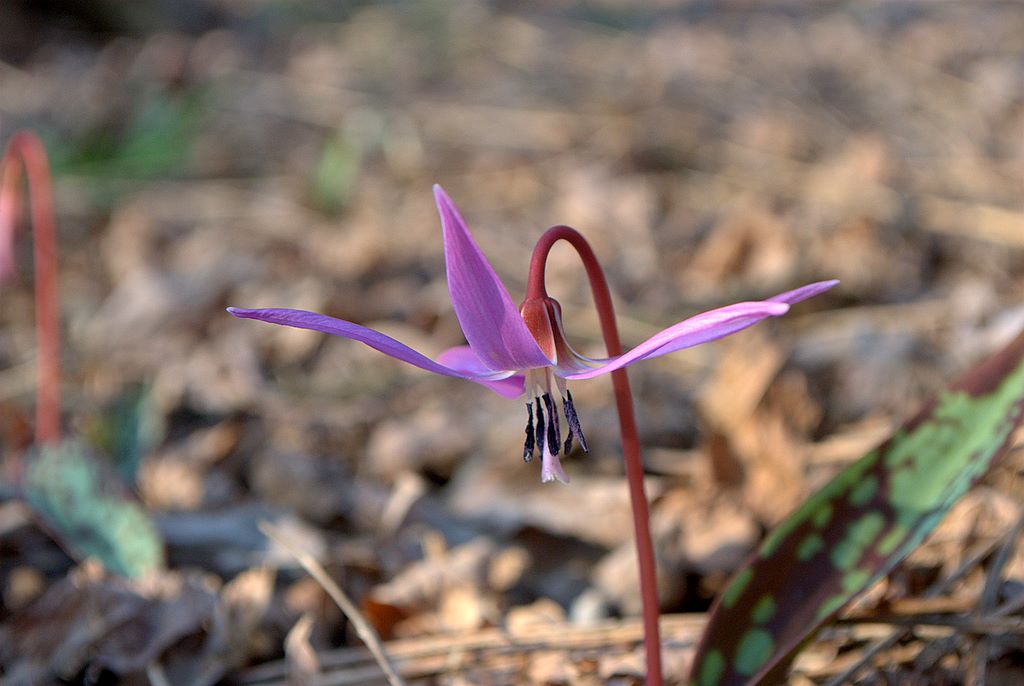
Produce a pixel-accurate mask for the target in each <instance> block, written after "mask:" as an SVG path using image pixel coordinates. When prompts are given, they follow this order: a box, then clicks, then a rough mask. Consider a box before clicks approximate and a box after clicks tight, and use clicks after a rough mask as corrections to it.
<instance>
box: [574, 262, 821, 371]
mask: <svg viewBox="0 0 1024 686" xmlns="http://www.w3.org/2000/svg"><path fill="white" fill-rule="evenodd" d="M837 283H839V282H838V281H835V280H832V281H818V282H816V283H811V284H807V285H806V286H802V287H800V288H797V289H795V290H792V291H786V292H785V293H780V294H778V295H776V296H773V297H771V298H768V299H767V300H762V301H759V302H745V303H736V304H735V305H727V306H726V307H720V308H718V309H716V310H710V311H708V312H704V313H702V314H698V315H696V316H693V317H690V318H689V319H686V320H684V321H681V322H679V323H678V324H675V325H673V326H670V327H668V328H667V329H665V330H664V331H659V332H658V333H656V334H654V335H653V336H651V337H650V338H648V339H647V340H646V341H644V342H643V343H641V344H640V345H638V346H636V347H635V348H633V349H632V350H630V351H629V352H627V353H625V354H623V355H618V356H616V357H611V358H608V359H605V360H589V359H587V358H584V357H582V356H580V355H578V354H576V353H572V351H571V350H570V351H568V352H570V353H571V354H570V355H568V356H565V357H567V359H563V358H562V357H560V358H559V360H558V363H559V364H558V367H556V369H555V373H556V374H558V375H559V376H561V377H563V378H566V379H589V378H592V377H595V376H600V375H601V374H607V373H608V372H612V371H615V370H616V369H621V368H622V367H625V366H626V365H629V364H632V363H634V362H637V361H639V360H645V359H647V358H649V357H658V356H659V355H664V354H666V353H671V352H675V351H676V350H682V349H684V348H692V347H693V346H695V345H700V344H701V343H708V342H709V341H713V340H716V339H719V338H724V337H725V336H728V335H729V334H733V333H736V332H737V331H740V330H742V329H745V328H747V327H748V326H751V325H753V324H756V323H757V322H759V321H761V320H762V319H764V318H766V317H777V316H778V315H780V314H785V313H786V312H787V311H788V310H789V306H790V305H791V304H793V303H797V302H800V301H801V300H805V299H807V298H810V297H812V296H815V295H818V294H819V293H823V292H824V291H827V290H828V289H830V288H832V287H833V286H835V285H836V284H837Z"/></svg>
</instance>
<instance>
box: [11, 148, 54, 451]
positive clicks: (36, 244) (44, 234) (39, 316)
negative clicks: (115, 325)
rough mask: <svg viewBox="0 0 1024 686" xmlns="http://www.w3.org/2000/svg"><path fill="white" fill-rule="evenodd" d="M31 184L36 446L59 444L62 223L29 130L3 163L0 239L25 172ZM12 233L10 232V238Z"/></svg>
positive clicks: (45, 168)
mask: <svg viewBox="0 0 1024 686" xmlns="http://www.w3.org/2000/svg"><path fill="white" fill-rule="evenodd" d="M23 170H24V174H25V177H26V179H27V181H28V188H29V198H30V201H31V202H30V207H31V215H32V231H33V248H34V261H35V272H36V280H35V295H36V348H37V351H38V352H37V356H38V369H39V372H38V373H39V378H38V382H37V383H38V385H37V390H36V443H38V444H40V445H42V444H45V443H54V442H56V441H58V440H60V329H59V323H58V317H57V222H56V219H55V218H54V213H53V183H52V180H51V176H50V164H49V162H48V161H47V159H46V149H45V148H44V147H43V143H42V141H40V140H39V138H38V137H37V136H36V135H35V134H34V133H31V132H29V131H19V132H18V133H16V134H14V136H12V137H11V141H10V143H8V145H7V150H6V151H5V152H4V156H3V160H2V161H0V241H3V240H10V241H12V242H13V240H14V236H13V232H14V224H15V222H16V221H17V214H18V212H17V208H18V197H19V193H20V184H21V176H22V171H23ZM7 232H10V234H9V235H5V234H7Z"/></svg>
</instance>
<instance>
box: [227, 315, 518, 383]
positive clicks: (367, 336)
mask: <svg viewBox="0 0 1024 686" xmlns="http://www.w3.org/2000/svg"><path fill="white" fill-rule="evenodd" d="M228 312H230V313H231V314H233V315H234V316H236V317H238V318H240V319H258V320H259V321H262V322H269V323H271V324H281V325H282V326H292V327H295V328H297V329H311V330H313V331H321V332H323V333H329V334H331V335H332V336H341V337H342V338H351V339H352V340H354V341H359V342H360V343H365V344H366V345H368V346H370V347H371V348H373V349H374V350H379V351H380V352H382V353H384V354H385V355H390V356H391V357H394V358H396V359H399V360H401V361H403V362H408V363H409V364H411V365H413V366H414V367H419V368H420V369H425V370H427V371H428V372H434V373H435V374H442V375H444V376H454V377H456V378H458V379H469V380H470V381H492V382H495V381H501V380H502V379H503V374H504V377H508V376H511V372H504V373H502V372H493V371H490V370H488V371H486V372H484V373H476V372H473V371H465V370H460V369H456V368H454V367H448V366H445V365H444V364H439V363H437V362H434V361H433V360H431V359H430V358H429V357H427V356H426V355H423V354H421V353H418V352H416V351H415V350H413V349H412V348H410V347H409V346H407V345H405V344H403V343H399V342H398V341H396V340H395V339H394V338H391V337H390V336H386V335H384V334H382V333H380V332H379V331H374V330H373V329H368V328H366V327H365V326H359V325H358V324H353V323H352V322H346V321H344V320H342V319H335V318H334V317H328V316H327V315H325V314H317V313H316V312H306V311H305V310H289V309H284V308H277V307H275V308H268V309H263V310H245V309H241V308H238V307H229V308H228ZM513 397H514V396H513Z"/></svg>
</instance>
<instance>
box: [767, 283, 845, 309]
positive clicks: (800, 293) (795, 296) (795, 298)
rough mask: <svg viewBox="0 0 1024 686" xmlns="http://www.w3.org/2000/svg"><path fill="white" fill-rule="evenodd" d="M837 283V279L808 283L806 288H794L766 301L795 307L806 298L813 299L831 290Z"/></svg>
mask: <svg viewBox="0 0 1024 686" xmlns="http://www.w3.org/2000/svg"><path fill="white" fill-rule="evenodd" d="M838 283H839V279H831V280H829V281H815V282H814V283H809V284H807V285H806V286H801V287H800V288H794V289H793V290H791V291H786V292H785V293H779V294H778V295H773V296H772V297H770V298H768V300H769V301H770V302H777V303H788V304H789V305H795V304H796V303H798V302H800V301H801V300H807V299H808V298H813V297H814V296H816V295H820V294H822V293H824V292H825V291H827V290H828V289H830V288H832V287H833V286H835V285H836V284H838Z"/></svg>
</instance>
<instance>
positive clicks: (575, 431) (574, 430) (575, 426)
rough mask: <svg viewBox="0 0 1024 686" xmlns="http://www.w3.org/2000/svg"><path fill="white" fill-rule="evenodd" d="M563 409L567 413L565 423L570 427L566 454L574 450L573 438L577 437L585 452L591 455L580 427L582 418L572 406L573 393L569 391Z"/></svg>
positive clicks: (566, 441)
mask: <svg viewBox="0 0 1024 686" xmlns="http://www.w3.org/2000/svg"><path fill="white" fill-rule="evenodd" d="M562 409H563V410H564V411H565V423H566V424H568V425H569V435H568V436H567V437H566V439H565V452H566V454H569V449H570V448H572V437H573V436H575V437H576V440H577V441H579V444H580V447H581V448H583V452H585V453H589V452H590V450H589V449H588V448H587V439H586V438H585V437H584V436H583V429H582V428H581V427H580V418H579V416H577V414H576V408H575V407H574V406H573V404H572V393H570V392H569V389H568V388H567V389H565V400H564V401H563V402H562Z"/></svg>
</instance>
